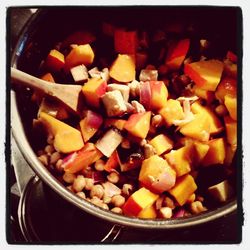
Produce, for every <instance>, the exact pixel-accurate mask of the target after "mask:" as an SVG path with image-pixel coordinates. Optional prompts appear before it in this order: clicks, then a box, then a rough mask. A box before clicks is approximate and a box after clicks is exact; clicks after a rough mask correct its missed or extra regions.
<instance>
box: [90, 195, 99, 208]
mask: <svg viewBox="0 0 250 250" xmlns="http://www.w3.org/2000/svg"><path fill="white" fill-rule="evenodd" d="M90 202H91V203H92V204H94V205H96V206H100V204H101V203H102V201H101V199H99V198H98V197H96V196H93V197H92V198H91V199H90Z"/></svg>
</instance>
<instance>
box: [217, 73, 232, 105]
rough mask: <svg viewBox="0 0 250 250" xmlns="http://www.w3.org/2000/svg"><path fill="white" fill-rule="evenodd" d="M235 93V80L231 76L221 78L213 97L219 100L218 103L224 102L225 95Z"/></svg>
mask: <svg viewBox="0 0 250 250" xmlns="http://www.w3.org/2000/svg"><path fill="white" fill-rule="evenodd" d="M236 94H237V81H236V79H234V78H232V77H225V78H223V79H222V80H221V82H220V83H219V85H218V87H217V89H216V91H215V97H216V98H217V99H218V100H219V101H220V103H224V100H225V96H226V95H233V96H236Z"/></svg>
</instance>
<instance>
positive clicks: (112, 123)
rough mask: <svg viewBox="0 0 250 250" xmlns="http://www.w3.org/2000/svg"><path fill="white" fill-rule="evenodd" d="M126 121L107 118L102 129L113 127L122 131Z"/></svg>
mask: <svg viewBox="0 0 250 250" xmlns="http://www.w3.org/2000/svg"><path fill="white" fill-rule="evenodd" d="M126 122H127V121H126V120H123V119H112V118H107V119H105V123H104V127H105V128H107V127H111V126H113V127H115V128H118V129H119V130H123V127H124V125H125V123H126Z"/></svg>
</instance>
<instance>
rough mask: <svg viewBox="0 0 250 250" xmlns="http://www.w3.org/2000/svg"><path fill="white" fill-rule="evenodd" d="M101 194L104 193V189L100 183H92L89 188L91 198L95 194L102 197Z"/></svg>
mask: <svg viewBox="0 0 250 250" xmlns="http://www.w3.org/2000/svg"><path fill="white" fill-rule="evenodd" d="M103 195H104V189H103V187H102V185H100V184H97V185H94V186H93V187H92V188H91V190H90V197H92V198H93V197H94V196H96V197H98V198H99V199H102V197H103Z"/></svg>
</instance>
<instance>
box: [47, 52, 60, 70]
mask: <svg viewBox="0 0 250 250" xmlns="http://www.w3.org/2000/svg"><path fill="white" fill-rule="evenodd" d="M45 65H46V67H47V68H48V69H50V70H51V71H54V72H58V71H60V70H61V69H62V68H63V67H64V65H65V60H64V55H63V54H62V53H61V52H60V51H58V50H55V49H52V50H51V51H50V52H49V54H48V56H47V58H46V61H45Z"/></svg>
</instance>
